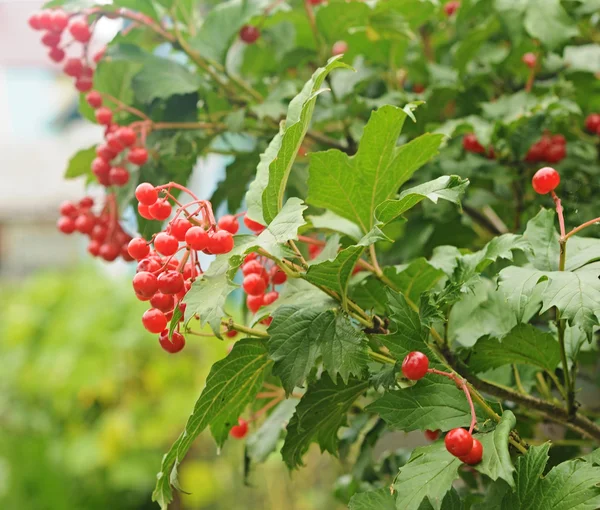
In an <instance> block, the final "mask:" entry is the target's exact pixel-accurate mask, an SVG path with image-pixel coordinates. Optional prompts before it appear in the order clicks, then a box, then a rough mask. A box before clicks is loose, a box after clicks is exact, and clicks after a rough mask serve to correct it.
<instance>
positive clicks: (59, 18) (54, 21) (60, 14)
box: [50, 9, 69, 32]
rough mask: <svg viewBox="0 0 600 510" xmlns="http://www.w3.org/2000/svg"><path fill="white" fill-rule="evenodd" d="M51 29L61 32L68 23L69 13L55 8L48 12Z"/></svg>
mask: <svg viewBox="0 0 600 510" xmlns="http://www.w3.org/2000/svg"><path fill="white" fill-rule="evenodd" d="M50 23H51V25H52V30H54V31H56V32H62V31H63V30H64V29H65V28H67V25H68V24H69V15H68V14H67V13H66V12H65V11H61V10H60V9H59V10H56V11H53V12H52V14H50Z"/></svg>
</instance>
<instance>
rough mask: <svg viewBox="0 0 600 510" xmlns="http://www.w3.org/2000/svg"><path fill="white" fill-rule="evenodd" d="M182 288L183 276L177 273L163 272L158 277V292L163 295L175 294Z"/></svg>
mask: <svg viewBox="0 0 600 510" xmlns="http://www.w3.org/2000/svg"><path fill="white" fill-rule="evenodd" d="M183 288H184V282H183V275H182V274H181V273H180V272H178V271H165V272H164V273H163V274H161V275H160V276H159V277H158V290H159V291H160V292H162V293H163V294H171V295H173V294H177V293H178V292H181V289H183Z"/></svg>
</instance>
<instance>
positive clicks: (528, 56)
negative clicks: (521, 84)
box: [521, 52, 537, 69]
mask: <svg viewBox="0 0 600 510" xmlns="http://www.w3.org/2000/svg"><path fill="white" fill-rule="evenodd" d="M521 60H522V61H523V63H524V64H525V65H526V66H527V67H529V69H533V68H534V67H535V66H536V65H537V57H536V55H535V53H531V52H529V53H525V55H523V57H522V58H521Z"/></svg>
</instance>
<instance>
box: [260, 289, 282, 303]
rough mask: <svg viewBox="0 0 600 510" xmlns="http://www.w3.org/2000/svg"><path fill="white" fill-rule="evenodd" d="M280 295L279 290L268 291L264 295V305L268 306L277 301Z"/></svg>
mask: <svg viewBox="0 0 600 510" xmlns="http://www.w3.org/2000/svg"><path fill="white" fill-rule="evenodd" d="M278 297H279V292H277V291H275V290H273V291H271V292H267V293H266V294H265V295H264V297H263V305H265V306H268V305H270V304H271V303H274V302H275V301H277V298H278Z"/></svg>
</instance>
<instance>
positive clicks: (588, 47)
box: [563, 44, 600, 74]
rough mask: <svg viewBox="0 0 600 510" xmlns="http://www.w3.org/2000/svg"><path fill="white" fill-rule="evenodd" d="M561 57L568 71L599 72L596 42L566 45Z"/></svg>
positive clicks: (598, 48)
mask: <svg viewBox="0 0 600 510" xmlns="http://www.w3.org/2000/svg"><path fill="white" fill-rule="evenodd" d="M563 58H564V60H565V64H566V65H567V66H568V67H569V70H570V71H586V72H588V73H594V74H595V73H600V46H598V45H597V44H582V45H581V46H567V47H566V48H565V50H564V54H563Z"/></svg>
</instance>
